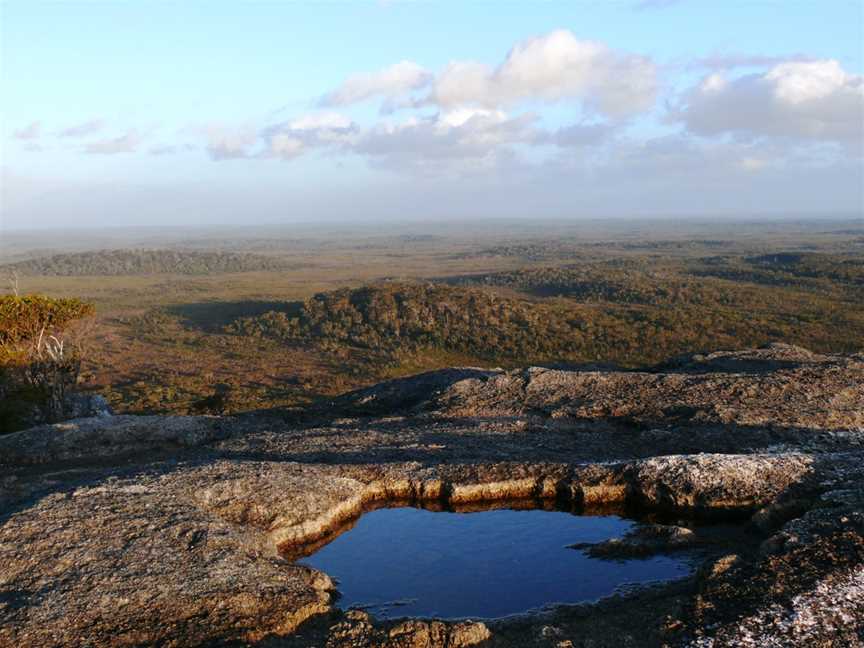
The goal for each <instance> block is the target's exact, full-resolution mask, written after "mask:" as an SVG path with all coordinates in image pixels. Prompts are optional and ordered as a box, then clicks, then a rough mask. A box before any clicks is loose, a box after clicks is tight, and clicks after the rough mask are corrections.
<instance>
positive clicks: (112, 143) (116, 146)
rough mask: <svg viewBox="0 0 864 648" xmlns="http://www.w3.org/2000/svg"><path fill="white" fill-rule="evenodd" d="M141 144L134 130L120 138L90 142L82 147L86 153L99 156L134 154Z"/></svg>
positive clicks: (139, 137)
mask: <svg viewBox="0 0 864 648" xmlns="http://www.w3.org/2000/svg"><path fill="white" fill-rule="evenodd" d="M140 144H141V136H140V135H139V134H138V131H136V130H134V129H133V130H130V131H127V132H126V134H125V135H121V136H120V137H111V138H108V139H103V140H97V141H95V142H90V143H89V144H87V146H85V147H84V150H85V151H86V152H87V153H93V154H99V155H114V154H115V153H134V152H135V151H137V150H138V146H139V145H140Z"/></svg>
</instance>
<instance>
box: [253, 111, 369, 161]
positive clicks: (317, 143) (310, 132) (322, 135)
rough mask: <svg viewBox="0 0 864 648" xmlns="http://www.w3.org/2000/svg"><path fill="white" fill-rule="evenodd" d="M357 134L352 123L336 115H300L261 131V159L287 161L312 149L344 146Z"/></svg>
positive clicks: (355, 127) (326, 113)
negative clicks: (270, 158) (262, 142)
mask: <svg viewBox="0 0 864 648" xmlns="http://www.w3.org/2000/svg"><path fill="white" fill-rule="evenodd" d="M357 131H358V129H357V126H356V125H355V124H354V122H353V121H351V120H350V119H349V118H347V117H345V116H344V115H341V114H339V113H335V112H323V113H312V114H309V115H303V116H301V117H298V118H297V119H292V120H290V121H287V122H282V123H280V124H274V125H272V126H269V127H267V128H265V129H264V130H263V131H262V132H261V137H262V139H263V140H264V152H263V153H262V156H263V157H278V158H281V159H283V160H289V159H293V158H295V157H297V156H299V155H301V154H303V153H305V152H307V151H309V150H312V149H315V148H327V147H334V146H344V145H346V144H348V143H349V142H350V141H351V139H352V138H353V137H354V136H355V135H356V133H357Z"/></svg>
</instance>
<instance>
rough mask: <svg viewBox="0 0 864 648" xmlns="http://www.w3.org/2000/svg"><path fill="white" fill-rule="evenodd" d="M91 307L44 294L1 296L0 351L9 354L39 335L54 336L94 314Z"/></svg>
mask: <svg viewBox="0 0 864 648" xmlns="http://www.w3.org/2000/svg"><path fill="white" fill-rule="evenodd" d="M93 313H94V309H93V305H92V304H88V303H85V302H82V301H81V300H79V299H56V298H52V297H45V296H43V295H25V296H23V297H19V296H18V295H0V349H3V350H4V351H6V352H9V353H11V351H12V349H13V347H14V346H15V345H17V344H18V343H20V342H24V341H26V340H32V339H34V338H36V337H37V336H38V335H39V334H40V333H41V332H45V333H47V334H49V335H50V334H55V333H57V332H59V331H61V330H63V328H65V327H66V326H67V325H68V324H69V323H70V322H72V321H74V320H78V319H81V318H82V317H87V316H89V315H93Z"/></svg>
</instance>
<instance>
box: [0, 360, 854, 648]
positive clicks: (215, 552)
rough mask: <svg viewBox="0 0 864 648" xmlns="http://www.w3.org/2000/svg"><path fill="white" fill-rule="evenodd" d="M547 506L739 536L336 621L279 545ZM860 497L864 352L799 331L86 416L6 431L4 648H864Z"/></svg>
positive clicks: (654, 538) (0, 563)
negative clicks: (741, 526)
mask: <svg viewBox="0 0 864 648" xmlns="http://www.w3.org/2000/svg"><path fill="white" fill-rule="evenodd" d="M553 498H557V500H558V501H563V502H567V503H568V505H569V506H571V507H573V508H575V509H585V510H589V511H590V510H591V509H592V508H594V507H609V506H615V507H630V508H634V507H635V508H638V509H639V510H640V511H642V512H643V513H645V514H648V515H654V516H658V519H659V518H663V520H661V521H660V522H659V523H658V524H657V525H655V526H652V527H648V526H646V527H643V528H644V529H653V530H654V532H653V533H652V532H650V531H644V532H643V537H642V538H641V540H640V538H638V537H636V536H634V537H631V538H629V539H628V538H625V539H623V540H624V541H627V542H630V543H631V544H634V543H635V544H634V546H635V545H636V544H639V542H641V544H642V545H643V547H642V549H645V548H646V547H648V549H649V550H650V551H651V552H654V551H661V552H662V551H667V550H672V549H676V548H680V547H676V546H675V545H676V544H678V543H679V541H680V543H684V544H686V543H689V542H690V541H691V540H694V539H693V538H691V537H690V536H689V535H688V529H686V528H685V529H681V530H677V531H676V530H675V527H676V526H681V524H684V525H685V526H686V520H688V519H691V518H694V517H696V518H704V517H706V516H707V517H712V516H713V517H718V516H720V517H723V518H724V519H725V518H730V519H737V520H741V521H743V522H746V523H747V525H748V526H747V531H746V533H741V534H738V535H737V536H736V538H735V539H734V540H729V539H724V540H722V541H720V542H701V540H700V541H699V542H697V544H699V546H700V551H702V552H703V559H704V564H703V566H702V568H700V570H699V571H698V573H697V574H696V575H695V576H694V577H692V578H690V579H686V580H684V581H678V582H674V583H669V584H666V585H662V586H658V587H654V588H646V589H641V590H637V591H633V592H629V593H623V594H621V595H620V596H616V597H613V598H611V599H608V600H604V601H601V602H599V603H597V604H594V605H582V606H561V607H558V608H555V609H553V610H551V611H548V612H545V613H543V614H536V615H527V616H524V617H519V618H513V619H505V620H490V621H485V622H483V623H480V622H469V621H465V622H459V623H455V622H443V621H424V620H402V621H382V620H377V619H375V618H373V617H370V616H369V615H367V614H365V613H361V612H341V611H339V610H338V609H336V608H335V606H334V604H333V600H334V599H333V596H334V593H335V591H334V584H333V582H332V581H331V580H330V578H329V577H328V576H327V575H326V574H323V573H320V572H316V571H315V570H312V569H310V568H307V567H303V566H300V565H298V564H295V563H293V562H292V561H291V559H290V556H291V555H292V551H293V550H294V549H296V547H297V545H298V544H303V543H313V542H326V541H327V540H328V539H329V538H330V537H331V536H332V535H333V534H334V533H338V532H339V530H340V528H342V527H343V526H344V525H345V524H346V523H350V521H351V520H352V519H355V518H356V517H357V516H358V515H361V514H362V513H363V512H364V511H365V510H368V509H369V508H372V507H377V506H384V505H387V503H388V502H396V501H401V502H405V501H410V502H415V503H420V502H425V503H427V504H428V505H430V506H451V507H471V506H478V507H482V506H486V505H488V503H489V502H498V503H499V505H501V504H502V503H506V502H510V501H514V500H520V501H521V502H522V503H521V504H520V505H525V504H524V503H525V501H529V502H530V501H534V502H536V504H537V505H538V506H539V505H542V504H541V501H546V502H548V501H549V500H551V499H553ZM862 511H864V356H861V355H846V356H840V355H830V356H826V355H817V354H813V353H810V352H808V351H806V350H803V349H797V348H795V347H788V346H786V345H774V346H772V347H769V348H765V349H757V350H750V351H742V352H737V353H731V352H724V353H716V354H710V355H707V356H699V357H689V358H679V359H676V360H675V361H674V362H669V363H666V364H665V365H664V366H663V367H660V368H657V370H655V371H652V372H615V371H587V372H579V371H560V370H550V369H541V368H531V369H525V370H518V371H509V372H504V371H500V370H481V369H451V370H444V371H440V372H433V373H430V374H425V375H422V376H418V377H414V378H407V379H402V380H397V381H391V382H389V383H385V384H383V385H379V386H376V387H373V388H370V389H367V390H362V391H360V392H355V393H352V394H347V395H345V396H343V397H340V398H338V399H336V400H335V401H334V402H332V403H331V404H329V405H328V406H327V407H320V408H317V409H315V410H310V411H308V412H305V413H302V414H301V415H291V416H290V417H289V416H287V415H286V416H283V415H281V414H279V413H262V414H257V415H249V416H244V417H236V418H227V417H226V418H220V417H121V416H113V417H111V416H108V417H99V418H91V419H80V420H77V421H73V422H67V423H63V424H58V425H53V426H42V427H38V428H33V429H30V430H26V431H23V432H19V433H15V434H12V435H8V436H5V437H0V646H4V647H5V646H40V647H41V646H70V645H76V646H77V645H87V646H121V645H122V646H128V645H165V646H191V645H205V644H206V645H213V644H230V643H233V644H237V645H252V644H257V645H272V646H328V647H333V648H335V647H340V646H388V647H397V646H399V647H402V646H406V647H409V646H417V647H420V646H428V647H430V648H433V647H444V646H447V647H451V648H453V647H457V646H473V645H482V646H514V647H515V646H556V647H566V646H661V645H670V646H672V645H690V646H699V647H708V646H711V647H713V646H741V645H753V646H799V645H814V646H856V645H862V642H864V638H862V636H864V607H862V606H864V604H862V601H864V596H862V588H864V571H862V570H864V513H862ZM666 518H672V521H671V522H667V521H665V520H666ZM663 529H666V530H665V531H664V530H663ZM696 540H699V538H696ZM694 542H695V541H694ZM682 546H683V545H682ZM636 550H637V549H633V551H636Z"/></svg>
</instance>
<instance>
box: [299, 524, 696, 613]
mask: <svg viewBox="0 0 864 648" xmlns="http://www.w3.org/2000/svg"><path fill="white" fill-rule="evenodd" d="M633 524H634V522H632V521H630V520H625V519H622V518H619V517H616V516H577V515H572V514H570V513H564V512H557V511H542V510H529V511H514V510H494V511H485V512H480V513H438V512H432V511H425V510H422V509H416V508H391V509H379V510H377V511H373V512H370V513H366V514H365V515H364V516H363V517H361V518H360V520H359V521H358V522H357V524H356V526H355V527H354V528H352V529H351V530H349V531H347V532H345V533H343V534H342V535H340V536H338V537H337V538H336V539H335V540H333V541H332V542H331V543H329V544H327V545H325V546H324V547H322V548H320V549H319V550H318V551H317V552H315V553H314V554H312V555H311V556H309V557H307V558H304V559H302V560H300V561H299V562H301V563H303V564H306V565H310V566H312V567H315V568H317V569H320V570H322V571H324V572H326V573H327V574H329V575H330V576H332V577H333V578H334V579H336V581H337V588H338V590H339V592H340V593H341V595H342V598H341V599H340V600H339V602H338V604H339V606H340V607H342V608H351V607H369V608H370V611H371V612H373V613H374V614H376V615H378V616H391V617H395V616H412V617H432V616H434V617H439V618H463V617H473V618H496V617H502V616H507V615H509V614H517V613H520V612H526V611H529V610H533V609H537V608H541V607H544V606H546V605H550V604H554V603H579V602H584V601H593V600H596V599H598V598H601V597H603V596H608V595H610V594H612V593H613V592H614V591H615V590H616V589H617V588H619V587H621V586H624V585H627V584H633V583H644V582H649V581H658V580H671V579H674V578H680V577H682V576H686V575H688V574H689V573H690V571H691V566H690V563H689V562H688V561H687V559H686V558H679V557H675V558H670V557H667V556H663V557H653V558H647V559H641V560H626V561H608V560H598V559H594V558H589V557H588V556H586V555H585V554H584V553H583V552H582V551H579V550H576V549H568V548H567V545H570V544H574V543H580V542H598V541H602V540H607V539H609V538H613V537H617V536H620V535H622V534H624V533H625V532H626V531H627V530H628V529H629V528H630V527H631V526H633ZM394 603H395V605H394Z"/></svg>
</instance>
